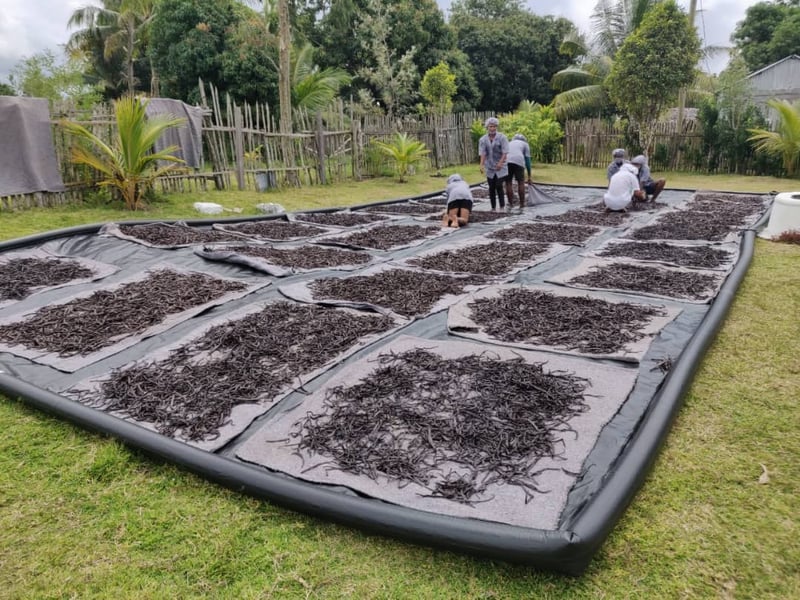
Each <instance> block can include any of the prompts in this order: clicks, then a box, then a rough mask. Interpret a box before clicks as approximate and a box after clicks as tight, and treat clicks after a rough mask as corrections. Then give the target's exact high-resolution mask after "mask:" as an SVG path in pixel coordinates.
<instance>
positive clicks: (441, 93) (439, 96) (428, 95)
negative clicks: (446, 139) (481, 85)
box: [420, 62, 457, 115]
mask: <svg viewBox="0 0 800 600" xmlns="http://www.w3.org/2000/svg"><path fill="white" fill-rule="evenodd" d="M420 91H421V93H422V97H423V98H425V100H426V101H427V102H428V106H429V107H430V111H431V112H432V113H433V114H437V115H443V114H446V113H449V112H450V111H451V110H452V108H453V96H455V95H456V91H457V88H456V76H455V75H453V73H452V72H451V71H450V67H449V66H448V65H447V63H445V62H440V63H439V64H438V65H436V66H435V67H432V68H430V69H428V70H427V71H426V73H425V75H424V76H423V77H422V84H421V85H420Z"/></svg>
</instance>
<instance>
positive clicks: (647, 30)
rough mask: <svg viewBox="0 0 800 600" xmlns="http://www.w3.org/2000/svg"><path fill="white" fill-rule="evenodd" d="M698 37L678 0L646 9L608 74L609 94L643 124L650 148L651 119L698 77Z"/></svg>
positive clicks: (641, 135) (642, 136) (643, 136)
mask: <svg viewBox="0 0 800 600" xmlns="http://www.w3.org/2000/svg"><path fill="white" fill-rule="evenodd" d="M699 58H700V39H699V38H698V36H697V31H696V30H695V28H694V26H693V25H692V24H690V23H689V19H688V17H687V16H686V14H685V13H684V12H682V11H681V9H680V8H678V5H677V4H676V3H675V0H665V1H664V2H661V3H659V4H658V5H657V6H655V7H654V8H653V9H652V10H651V11H650V12H648V13H647V15H646V16H645V18H644V20H643V21H642V24H641V26H640V27H639V28H638V29H637V30H636V31H634V32H633V33H632V34H631V35H630V36H628V38H627V39H626V40H625V42H624V43H623V44H622V47H621V48H620V49H619V51H618V52H617V56H616V60H615V61H614V66H613V67H612V69H611V73H610V74H609V76H608V78H607V79H606V85H607V87H608V92H609V95H610V97H611V99H612V100H613V101H614V102H615V103H616V105H617V106H618V107H620V108H622V109H623V110H624V111H625V112H626V113H627V114H628V116H629V117H630V118H631V119H632V120H633V121H634V122H635V123H636V124H637V125H638V127H639V142H640V145H641V147H642V148H643V149H644V150H645V151H649V150H650V149H651V148H650V146H651V145H652V139H653V125H654V123H655V121H656V120H657V119H658V117H659V116H660V115H661V113H662V112H663V111H664V110H665V109H666V108H668V107H670V106H672V105H673V104H674V102H675V100H676V99H677V97H678V90H680V88H681V87H684V86H688V85H690V84H691V83H692V82H693V81H694V78H695V65H696V64H697V61H698V59H699Z"/></svg>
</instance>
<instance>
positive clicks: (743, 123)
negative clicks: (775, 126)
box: [692, 57, 781, 174]
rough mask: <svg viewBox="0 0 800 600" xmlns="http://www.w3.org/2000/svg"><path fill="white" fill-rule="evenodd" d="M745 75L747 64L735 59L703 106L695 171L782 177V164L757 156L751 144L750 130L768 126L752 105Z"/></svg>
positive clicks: (763, 155)
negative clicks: (701, 134)
mask: <svg viewBox="0 0 800 600" xmlns="http://www.w3.org/2000/svg"><path fill="white" fill-rule="evenodd" d="M746 75H747V67H746V65H745V64H744V61H743V60H742V59H741V58H740V57H735V58H734V59H733V60H731V62H730V64H729V65H728V68H727V69H725V70H724V71H723V72H722V73H720V75H719V77H718V78H717V80H716V82H715V90H714V93H713V95H712V96H711V97H709V98H707V99H706V100H704V101H703V102H702V103H701V105H700V107H699V110H698V119H699V121H700V123H701V124H702V131H703V143H702V146H701V149H700V152H698V153H697V154H696V155H695V156H693V157H692V160H693V161H694V163H695V168H698V169H702V170H705V171H707V172H710V173H715V172H719V171H725V172H730V173H740V174H745V173H752V172H755V173H758V174H778V173H780V169H781V166H780V161H777V160H775V159H772V158H770V157H769V156H768V155H765V154H755V153H754V152H753V147H752V145H751V143H750V142H749V141H748V137H749V135H750V134H749V133H748V129H752V128H764V127H767V122H766V120H765V119H764V117H763V115H762V113H761V111H760V110H759V109H758V108H757V107H756V106H755V105H754V104H753V101H752V96H751V89H750V88H751V86H750V83H749V81H748V80H747V79H746Z"/></svg>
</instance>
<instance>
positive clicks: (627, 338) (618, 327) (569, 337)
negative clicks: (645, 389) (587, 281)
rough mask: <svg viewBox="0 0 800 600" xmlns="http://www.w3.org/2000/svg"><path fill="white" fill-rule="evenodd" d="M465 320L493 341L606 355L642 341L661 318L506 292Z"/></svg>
mask: <svg viewBox="0 0 800 600" xmlns="http://www.w3.org/2000/svg"><path fill="white" fill-rule="evenodd" d="M469 308H470V310H471V319H472V320H473V321H474V322H475V323H476V324H478V325H479V326H481V327H482V328H484V329H485V331H486V333H487V334H488V335H490V336H491V337H493V338H496V339H498V340H502V341H504V342H524V343H527V344H534V345H540V346H553V347H555V348H559V349H565V350H577V351H580V352H585V353H588V354H611V353H614V352H618V351H621V350H624V349H625V347H626V346H627V345H628V344H630V343H633V342H636V341H638V340H640V339H641V338H643V337H644V334H643V333H642V332H641V329H642V328H643V327H644V326H646V325H647V324H648V323H649V322H650V321H651V320H652V319H653V318H654V317H656V316H663V315H664V314H665V312H664V310H663V309H662V308H660V307H658V306H651V305H642V304H633V303H630V302H608V301H607V300H603V299H600V298H591V297H589V296H583V297H570V296H560V295H556V294H550V293H548V292H545V291H540V290H526V289H524V288H512V289H507V290H503V291H502V292H501V293H500V294H499V295H498V296H497V297H494V298H480V299H476V300H475V301H474V302H470V304H469Z"/></svg>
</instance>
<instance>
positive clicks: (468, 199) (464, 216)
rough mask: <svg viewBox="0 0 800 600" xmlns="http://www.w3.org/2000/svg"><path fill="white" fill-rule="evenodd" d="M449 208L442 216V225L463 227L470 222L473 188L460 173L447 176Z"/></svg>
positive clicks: (446, 189) (446, 190)
mask: <svg viewBox="0 0 800 600" xmlns="http://www.w3.org/2000/svg"><path fill="white" fill-rule="evenodd" d="M445 196H447V209H446V210H445V213H444V216H443V217H442V227H463V226H464V225H466V224H467V223H469V214H470V213H471V212H472V190H471V189H470V187H469V184H468V183H467V182H466V181H464V178H463V177H461V175H459V174H458V173H454V174H453V175H450V177H448V178H447V188H445Z"/></svg>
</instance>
